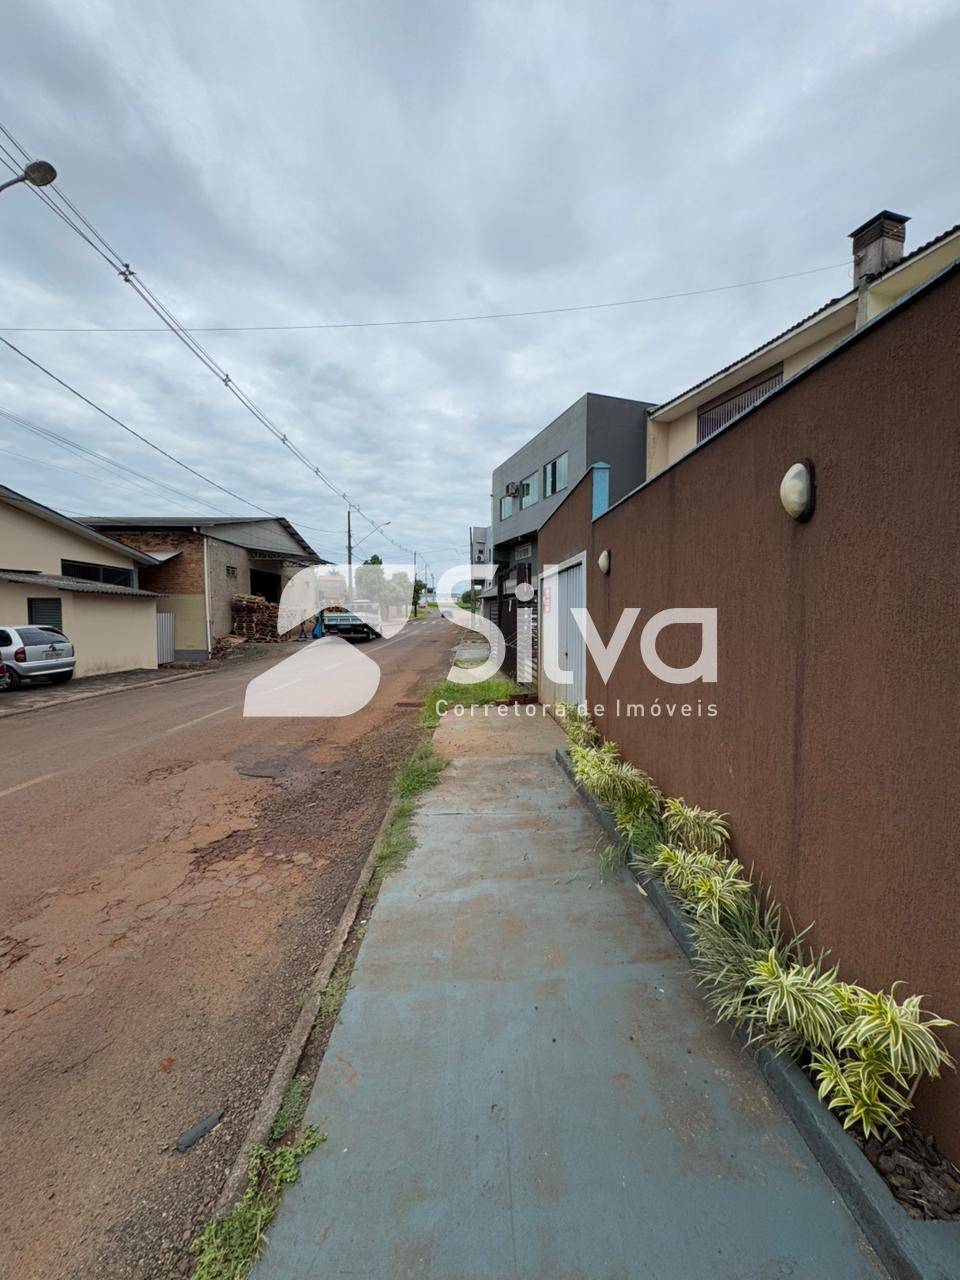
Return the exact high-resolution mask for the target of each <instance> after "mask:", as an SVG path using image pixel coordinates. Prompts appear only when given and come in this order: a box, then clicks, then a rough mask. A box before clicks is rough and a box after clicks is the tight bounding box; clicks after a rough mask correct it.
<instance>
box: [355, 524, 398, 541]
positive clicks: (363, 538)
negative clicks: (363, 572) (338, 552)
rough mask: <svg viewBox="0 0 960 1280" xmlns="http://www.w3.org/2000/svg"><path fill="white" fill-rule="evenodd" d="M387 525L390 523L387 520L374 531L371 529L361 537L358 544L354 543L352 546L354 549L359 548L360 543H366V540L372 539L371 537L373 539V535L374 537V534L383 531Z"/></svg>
mask: <svg viewBox="0 0 960 1280" xmlns="http://www.w3.org/2000/svg"><path fill="white" fill-rule="evenodd" d="M389 523H390V521H389V520H384V522H383V524H378V525H377V527H376V528H375V529H371V530H370V532H369V533H365V534H364V535H363V537H362V538H361V539H360V540H359V541H358V542H355V543H354V544H353V545H354V548H356V547H359V545H360V543H361V542H366V540H367V539H368V538H372V537H373V535H374V534H375V533H379V532H380V530H381V529H385V528H386V527H387V525H388V524H389Z"/></svg>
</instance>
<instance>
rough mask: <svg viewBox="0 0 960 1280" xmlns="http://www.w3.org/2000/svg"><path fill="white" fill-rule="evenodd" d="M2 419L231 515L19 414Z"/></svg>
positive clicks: (0, 414) (3, 412)
mask: <svg viewBox="0 0 960 1280" xmlns="http://www.w3.org/2000/svg"><path fill="white" fill-rule="evenodd" d="M0 418H5V419H6V420H7V421H8V422H10V423H12V424H13V425H14V426H17V427H21V428H23V429H24V430H26V431H30V432H32V433H33V434H34V435H36V436H39V437H40V439H42V440H46V441H48V442H49V443H51V444H56V445H59V447H60V448H61V449H67V450H72V451H73V452H74V453H77V454H79V455H80V457H85V458H88V459H90V460H91V461H92V462H94V463H96V464H98V465H100V466H102V467H104V469H106V468H112V469H113V470H114V471H115V472H126V473H127V475H128V476H130V477H135V478H134V479H132V480H131V481H130V483H134V484H138V483H140V482H143V484H142V485H141V487H144V488H146V487H147V486H150V487H152V488H155V489H163V490H166V491H167V493H168V494H170V495H172V496H173V497H174V498H175V499H178V500H185V501H186V502H187V503H188V504H189V505H191V506H193V507H196V506H197V505H200V506H202V507H208V508H209V509H210V510H211V511H215V512H217V513H218V514H219V515H229V514H230V513H229V512H227V511H224V509H223V507H217V506H214V504H213V503H212V502H206V501H205V500H204V499H203V498H194V497H193V496H192V494H189V493H185V492H184V491H183V490H182V489H177V488H176V487H175V486H174V485H169V484H166V483H165V482H164V481H163V480H157V479H155V478H154V477H152V476H148V475H144V473H143V472H142V471H137V470H136V469H135V468H133V467H128V466H127V465H126V464H125V463H123V462H118V461H117V460H116V459H115V458H108V457H105V456H104V455H103V454H101V453H98V452H97V450H95V449H88V448H87V447H86V445H82V444H80V443H79V442H78V441H76V440H71V439H70V438H69V437H68V436H62V435H60V434H59V433H58V432H56V431H52V430H51V429H50V428H49V427H41V426H40V425H39V424H38V423H36V422H31V421H30V420H29V419H27V418H23V417H21V416H20V415H19V414H16V413H11V412H10V410H9V409H4V408H2V407H0Z"/></svg>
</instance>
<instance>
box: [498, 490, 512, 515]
mask: <svg viewBox="0 0 960 1280" xmlns="http://www.w3.org/2000/svg"><path fill="white" fill-rule="evenodd" d="M512 515H513V499H512V498H511V497H510V495H509V493H508V494H505V495H504V496H503V497H502V498H501V499H500V519H501V520H506V519H508V517H510V516H512Z"/></svg>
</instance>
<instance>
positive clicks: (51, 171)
mask: <svg viewBox="0 0 960 1280" xmlns="http://www.w3.org/2000/svg"><path fill="white" fill-rule="evenodd" d="M56 176H57V171H56V169H55V168H54V167H53V165H52V164H50V163H48V161H46V160H31V161H30V163H29V164H28V165H26V166H25V168H24V170H23V173H21V174H20V176H19V177H18V178H11V179H10V181H9V182H0V191H6V189H7V187H15V186H16V185H17V183H18V182H29V183H30V185H31V186H32V187H49V185H50V183H51V182H53V180H54V178H55V177H56Z"/></svg>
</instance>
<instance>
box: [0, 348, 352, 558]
mask: <svg viewBox="0 0 960 1280" xmlns="http://www.w3.org/2000/svg"><path fill="white" fill-rule="evenodd" d="M3 341H4V339H3V338H0V342H3ZM7 345H10V344H7ZM26 358H27V359H30V357H29V356H28V357H26ZM31 363H36V362H35V361H31ZM40 367H42V366H40ZM45 372H46V370H45ZM51 376H53V375H51ZM57 381H59V379H57ZM63 385H67V384H63ZM76 394H79V393H76ZM81 398H82V399H84V400H85V402H86V403H88V404H91V403H92V402H91V401H87V400H86V398H85V397H81ZM94 407H99V406H94ZM101 412H103V411H101ZM108 416H109V415H108ZM0 417H2V418H5V419H6V420H7V421H9V422H11V423H13V424H14V425H15V426H19V427H23V428H25V429H26V430H27V431H31V432H33V433H34V435H37V436H39V437H40V438H41V439H44V440H48V441H51V442H52V443H54V444H58V445H60V446H61V447H62V448H65V449H72V450H73V451H74V452H76V453H78V454H79V455H80V456H81V457H87V458H89V459H90V460H91V461H93V462H95V463H97V464H99V465H101V466H104V467H113V468H114V469H115V470H119V471H121V472H127V473H128V474H129V475H131V476H134V477H138V478H139V479H140V480H142V481H145V482H146V484H147V485H151V486H153V487H154V488H159V489H165V490H167V491H168V493H170V494H173V495H176V497H175V499H174V500H177V501H178V504H179V500H182V499H186V505H187V507H188V509H189V508H190V507H193V508H194V509H195V508H196V507H197V505H199V506H202V507H207V508H208V509H209V510H210V511H213V512H216V513H217V514H218V515H224V516H227V517H228V518H230V517H233V513H232V512H230V511H225V510H224V509H223V507H217V506H215V505H214V504H213V503H212V502H207V501H206V500H205V499H203V498H195V497H194V496H193V495H192V494H189V493H186V492H184V490H182V489H178V488H176V487H175V486H174V485H169V484H166V483H165V482H164V481H163V480H157V479H156V478H154V477H152V476H147V475H144V473H143V472H142V471H137V470H136V469H135V468H134V467H129V466H127V465H126V463H123V462H119V461H118V460H117V459H115V458H108V457H104V456H103V455H102V454H101V453H99V452H98V451H97V450H95V449H88V448H87V447H86V445H82V444H80V443H79V442H78V441H76V440H71V439H69V437H67V436H62V435H60V434H59V433H58V432H56V431H53V430H51V429H50V428H49V427H41V426H40V425H39V424H38V423H36V422H30V421H29V419H27V418H24V417H21V416H20V415H19V414H16V413H11V412H10V410H9V409H4V408H2V407H0ZM113 421H118V419H113ZM127 429H128V430H129V429H130V428H127ZM134 434H137V433H134ZM138 438H140V439H144V440H146V437H138ZM146 442H147V443H148V444H150V446H151V448H158V447H159V446H155V445H153V443H152V442H151V441H146ZM161 452H163V451H162V450H161ZM21 456H24V455H21ZM166 456H168V457H171V458H173V455H172V454H168V455H166ZM173 460H174V461H177V462H179V460H178V459H175V458H174V459H173ZM42 465H46V466H53V465H54V464H53V463H45V464H42ZM179 465H181V466H186V464H185V463H179ZM58 469H59V468H58ZM188 470H190V468H188ZM75 474H83V473H75ZM195 474H197V475H200V473H199V472H196V473H195ZM87 478H88V479H95V478H96V477H93V476H88V477H87ZM132 483H137V481H136V480H133V481H132ZM210 483H211V484H213V483H215V481H211V482H210ZM226 492H228V493H229V492H230V490H226ZM240 501H241V502H246V501H247V500H246V499H245V498H241V499H240ZM247 505H248V506H253V505H254V504H253V503H249V502H248V503H247ZM258 509H259V510H263V508H258ZM265 514H267V515H270V513H269V512H265ZM233 518H234V519H235V518H236V517H233ZM270 518H271V519H275V518H276V517H275V516H272V515H271V516H270ZM295 523H296V524H297V525H298V526H299V527H300V528H301V529H309V530H310V532H311V533H324V534H335V533H339V532H340V530H338V529H317V528H316V527H315V526H314V525H309V524H304V523H303V522H302V521H300V520H297V521H295ZM324 554H325V553H324ZM325 558H326V557H325Z"/></svg>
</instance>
